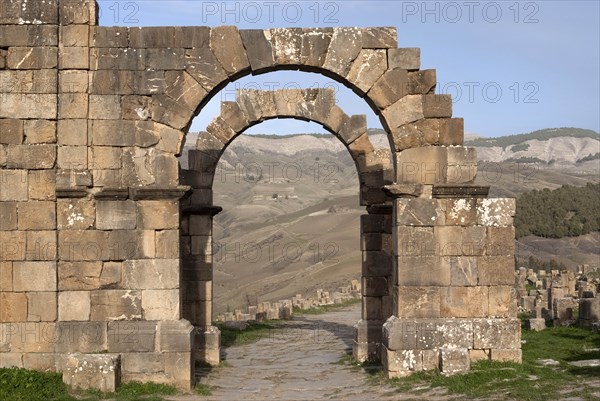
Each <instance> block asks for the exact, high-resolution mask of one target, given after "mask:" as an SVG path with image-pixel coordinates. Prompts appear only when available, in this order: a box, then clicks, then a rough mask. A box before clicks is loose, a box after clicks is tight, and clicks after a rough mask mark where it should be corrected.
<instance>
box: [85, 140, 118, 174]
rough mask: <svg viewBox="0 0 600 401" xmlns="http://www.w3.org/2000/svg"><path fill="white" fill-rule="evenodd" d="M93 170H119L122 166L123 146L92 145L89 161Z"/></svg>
mask: <svg viewBox="0 0 600 401" xmlns="http://www.w3.org/2000/svg"><path fill="white" fill-rule="evenodd" d="M88 164H89V167H90V168H91V169H93V170H117V169H120V168H121V148H117V147H112V146H92V147H91V154H90V156H89V161H88Z"/></svg>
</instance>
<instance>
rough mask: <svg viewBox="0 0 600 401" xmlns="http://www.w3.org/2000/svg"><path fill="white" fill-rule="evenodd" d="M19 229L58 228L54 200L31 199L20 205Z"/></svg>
mask: <svg viewBox="0 0 600 401" xmlns="http://www.w3.org/2000/svg"><path fill="white" fill-rule="evenodd" d="M18 215H19V218H18V226H19V230H52V229H55V228H56V207H55V203H54V202H41V201H35V202H34V201H29V202H26V203H20V204H19V205H18Z"/></svg>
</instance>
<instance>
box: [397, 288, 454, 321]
mask: <svg viewBox="0 0 600 401" xmlns="http://www.w3.org/2000/svg"><path fill="white" fill-rule="evenodd" d="M394 290H395V292H396V297H397V298H396V310H395V311H394V315H396V316H398V317H401V318H437V317H440V313H441V312H440V304H441V291H443V290H440V288H439V287H404V286H397V287H394Z"/></svg>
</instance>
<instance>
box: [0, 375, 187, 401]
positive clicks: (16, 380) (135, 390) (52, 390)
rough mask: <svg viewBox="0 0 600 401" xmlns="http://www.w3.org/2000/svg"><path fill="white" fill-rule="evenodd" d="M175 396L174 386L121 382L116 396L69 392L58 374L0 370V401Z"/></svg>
mask: <svg viewBox="0 0 600 401" xmlns="http://www.w3.org/2000/svg"><path fill="white" fill-rule="evenodd" d="M174 394H177V390H176V389H175V387H173V386H168V385H165V384H156V383H140V382H129V383H124V384H122V385H121V386H120V387H119V388H118V389H117V392H116V393H103V392H101V391H98V390H78V389H70V388H69V387H68V386H67V385H66V384H64V383H63V381H62V375H61V373H53V372H36V371H33V370H26V369H20V368H4V369H0V400H2V401H98V400H106V399H110V400H116V401H163V400H164V397H163V396H165V395H174Z"/></svg>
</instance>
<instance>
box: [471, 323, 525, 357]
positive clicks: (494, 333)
mask: <svg viewBox="0 0 600 401" xmlns="http://www.w3.org/2000/svg"><path fill="white" fill-rule="evenodd" d="M473 341H474V343H473V348H475V349H490V348H491V349H520V348H521V322H520V321H519V319H516V318H513V319H474V320H473Z"/></svg>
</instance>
